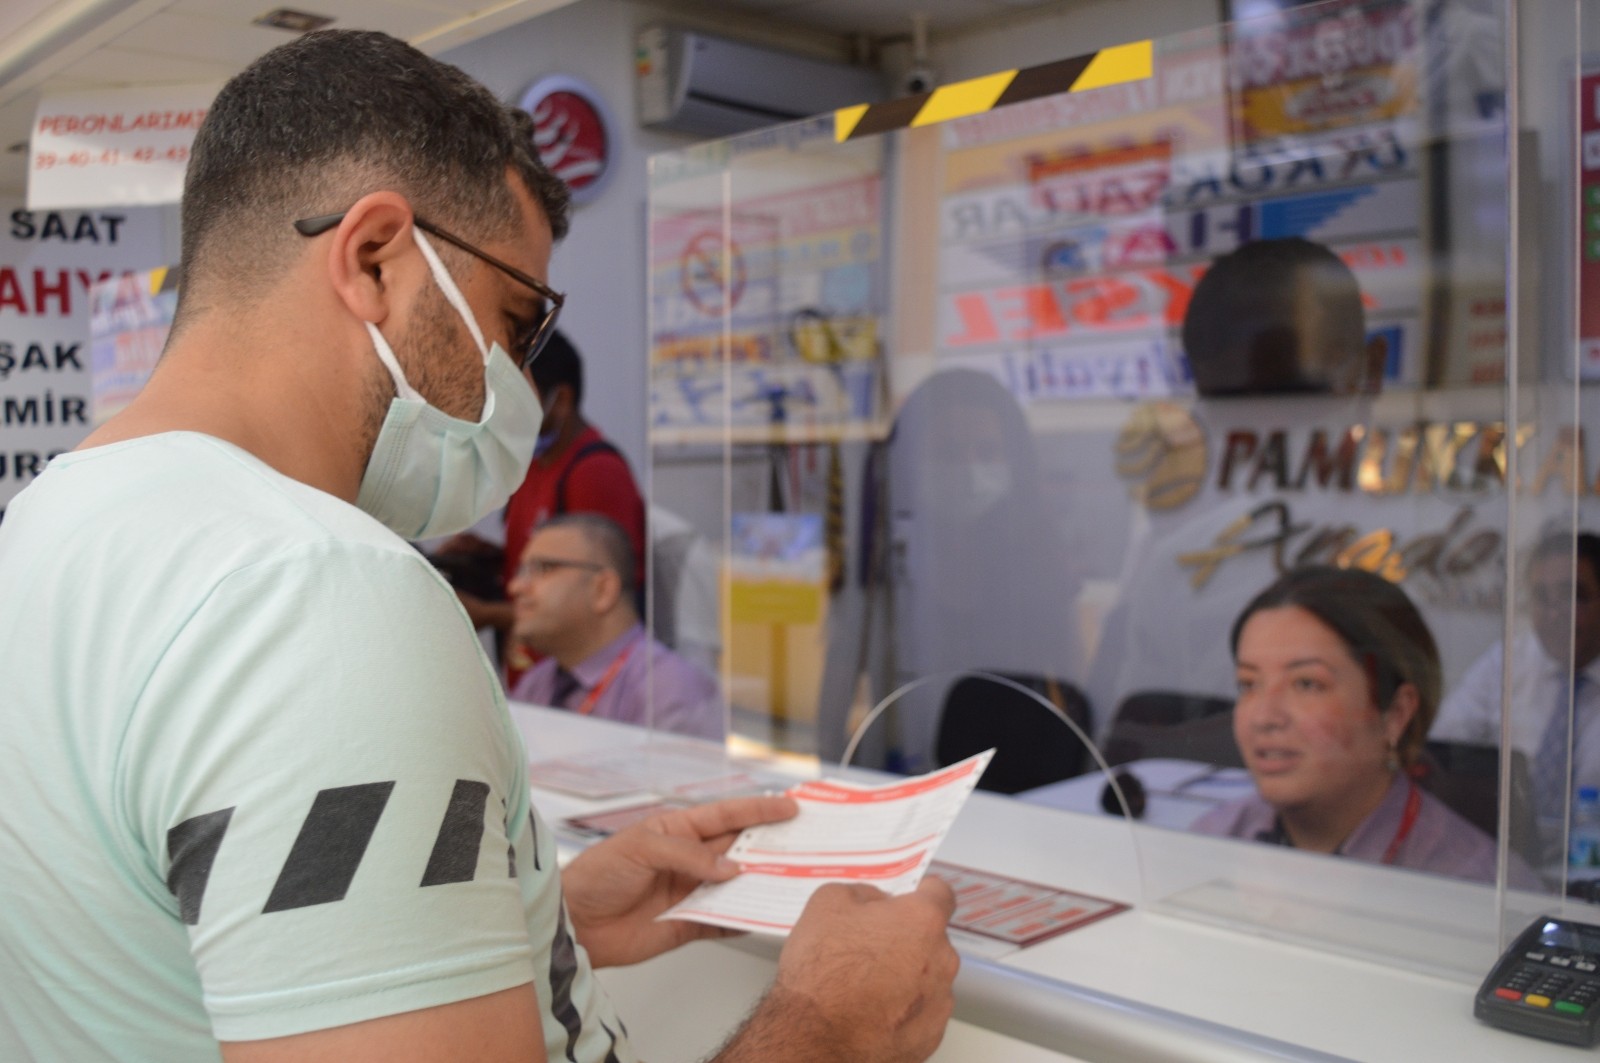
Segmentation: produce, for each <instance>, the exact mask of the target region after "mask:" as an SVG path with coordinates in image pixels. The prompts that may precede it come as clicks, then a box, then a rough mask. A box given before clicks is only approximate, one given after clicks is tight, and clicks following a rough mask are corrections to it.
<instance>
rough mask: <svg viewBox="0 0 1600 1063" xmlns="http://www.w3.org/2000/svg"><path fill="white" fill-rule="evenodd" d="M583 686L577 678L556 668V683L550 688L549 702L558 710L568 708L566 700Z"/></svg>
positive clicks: (560, 668)
mask: <svg viewBox="0 0 1600 1063" xmlns="http://www.w3.org/2000/svg"><path fill="white" fill-rule="evenodd" d="M582 685H583V684H582V683H580V682H578V677H577V676H575V675H573V674H572V673H571V672H569V671H567V670H566V669H565V668H562V667H560V666H557V667H556V681H555V683H554V685H553V686H551V688H550V702H551V704H553V705H554V706H555V707H556V708H558V709H565V708H570V706H569V705H568V704H567V699H568V698H570V697H572V695H573V694H574V693H575V692H576V691H577V689H578V688H579V687H581V686H582Z"/></svg>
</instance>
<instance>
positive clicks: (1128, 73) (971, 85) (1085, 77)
mask: <svg viewBox="0 0 1600 1063" xmlns="http://www.w3.org/2000/svg"><path fill="white" fill-rule="evenodd" d="M1154 64H1155V46H1154V43H1153V42H1151V41H1134V42H1133V43H1131V44H1119V45H1117V46H1116V47H1114V48H1102V49H1100V50H1099V51H1098V52H1090V53H1089V54H1088V55H1080V56H1075V57H1074V58H1071V59H1059V60H1057V61H1056V62H1054V63H1044V64H1041V65H1040V66H1030V67H1025V68H1023V69H1021V70H1006V71H1003V72H1001V73H999V74H988V75H986V76H984V77H980V78H972V79H971V80H968V81H958V82H956V83H955V84H954V85H942V86H940V87H939V88H936V89H934V90H933V91H932V92H921V93H918V94H917V95H915V96H902V97H901V98H900V99H898V100H889V101H887V102H886V103H863V104H858V105H856V106H854V107H841V108H840V109H839V110H837V111H835V112H834V113H833V139H834V140H836V141H845V140H851V139H854V138H855V137H870V136H873V135H874V134H877V133H888V132H891V131H893V130H896V129H906V128H909V127H913V126H924V125H933V124H934V123H935V122H948V121H949V120H950V119H952V118H965V117H967V116H968V115H974V114H982V113H983V112H984V111H988V110H992V109H994V108H996V107H1004V106H1005V105H1006V104H1008V103H1021V102H1022V101H1023V100H1034V99H1038V98H1039V97H1040V96H1055V95H1058V94H1060V93H1063V92H1083V91H1084V90H1085V89H1101V88H1105V87H1106V86H1107V85H1120V84H1123V83H1124V82H1128V81H1142V80H1143V79H1145V78H1147V77H1150V76H1151V72H1152V70H1153V68H1154Z"/></svg>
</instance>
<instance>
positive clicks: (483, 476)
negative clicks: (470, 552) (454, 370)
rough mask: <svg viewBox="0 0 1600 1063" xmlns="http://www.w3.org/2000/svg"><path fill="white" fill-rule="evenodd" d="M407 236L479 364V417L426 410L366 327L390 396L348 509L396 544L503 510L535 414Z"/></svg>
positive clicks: (522, 469)
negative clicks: (371, 520)
mask: <svg viewBox="0 0 1600 1063" xmlns="http://www.w3.org/2000/svg"><path fill="white" fill-rule="evenodd" d="M414 236H415V237H416V241H417V246H418V247H419V248H421V250H422V256H423V258H425V259H427V262H428V269H429V270H430V271H431V272H432V273H433V279H434V281H435V282H436V283H437V284H438V285H439V288H440V290H442V291H443V292H444V296H445V298H446V299H448V300H449V301H450V305H451V306H453V307H454V308H455V310H456V313H458V314H460V315H461V319H462V320H463V321H465V322H466V325H467V331H468V332H470V333H471V334H472V340H473V342H474V343H476V344H477V347H478V353H479V354H481V355H482V356H483V367H484V396H483V416H482V418H481V419H480V420H479V421H478V422H477V423H473V422H471V421H463V420H461V419H459V418H456V417H451V416H450V415H449V414H447V413H445V412H444V411H442V410H440V409H438V408H437V407H434V406H431V405H429V404H428V402H427V400H425V399H424V398H423V397H422V396H421V395H419V394H418V393H417V391H416V389H415V388H413V387H412V386H411V385H410V384H409V383H407V382H406V378H405V374H404V373H402V372H401V371H400V363H399V362H398V361H397V360H396V359H395V356H394V351H393V350H392V349H391V348H390V347H389V342H388V341H387V340H385V339H384V338H383V334H382V333H381V332H379V331H378V329H377V326H375V325H373V324H372V323H371V322H370V321H369V322H367V333H368V335H370V336H371V337H372V345H373V347H375V348H376V349H377V352H378V358H379V360H380V361H382V362H383V364H384V368H386V369H388V370H389V375H390V376H391V377H393V378H394V390H395V397H394V399H393V400H392V401H391V402H390V403H389V414H388V416H387V417H385V418H384V421H383V427H382V428H381V429H379V431H378V441H377V443H376V444H375V445H374V446H373V448H372V456H371V457H370V458H368V459H367V468H366V471H365V473H363V474H362V477H361V493H360V494H359V495H358V496H357V497H356V505H357V506H359V507H360V508H361V509H362V510H364V511H365V512H367V513H369V514H371V515H372V516H373V517H375V518H377V519H378V520H379V521H381V522H382V523H383V525H384V526H385V527H387V528H388V529H389V530H390V531H392V532H394V533H395V534H396V535H399V536H400V537H401V538H404V539H429V538H432V537H434V536H436V535H450V534H452V533H454V532H458V531H462V530H464V529H466V528H469V527H471V526H472V525H473V524H476V523H477V522H478V521H479V520H481V519H482V518H483V517H485V516H486V515H488V514H489V513H492V512H494V510H496V509H497V508H499V507H500V506H502V505H504V504H505V501H506V499H508V498H510V497H511V492H513V491H515V490H516V489H517V487H518V486H519V485H521V483H522V479H523V477H524V476H526V475H527V473H528V464H529V462H530V461H532V455H533V446H534V440H535V437H536V436H537V435H538V433H539V425H540V423H541V421H542V420H543V414H542V411H541V410H540V408H539V402H538V400H537V399H536V398H535V397H534V394H533V389H532V388H530V387H529V386H528V382H527V380H526V379H524V378H523V376H522V374H521V373H519V372H518V371H517V367H516V366H515V365H513V364H512V363H511V359H510V357H509V356H507V354H506V352H505V350H504V348H502V347H501V346H500V344H498V343H496V344H495V345H494V346H493V347H485V346H484V343H483V332H482V331H481V330H480V329H479V328H478V323H477V322H476V321H475V320H473V317H472V311H471V308H469V307H468V306H467V301H466V299H464V298H463V297H462V295H461V289H459V288H457V287H456V283H455V281H454V280H452V279H451V277H450V274H449V272H448V271H447V270H446V269H445V268H444V263H443V262H440V261H439V256H438V254H437V253H435V252H434V250H433V246H432V245H431V244H430V243H429V242H428V238H427V237H426V236H425V235H424V234H423V233H422V232H420V231H414Z"/></svg>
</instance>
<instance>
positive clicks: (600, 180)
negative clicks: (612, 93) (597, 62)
mask: <svg viewBox="0 0 1600 1063" xmlns="http://www.w3.org/2000/svg"><path fill="white" fill-rule="evenodd" d="M522 109H523V110H525V111H527V112H528V114H530V115H532V116H533V127H534V143H535V144H536V145H537V146H538V148H539V158H540V159H542V160H543V161H544V164H545V165H546V166H548V167H549V168H550V170H551V172H553V173H554V174H555V175H556V176H557V177H559V178H561V179H562V180H563V181H565V182H566V183H567V187H569V188H571V189H572V198H573V201H574V202H577V203H587V202H589V201H591V200H593V199H594V198H595V197H596V196H597V195H599V194H600V190H601V187H602V186H603V185H604V183H605V179H606V177H607V176H609V171H610V168H611V167H610V164H611V122H610V119H609V116H608V115H607V113H606V110H605V105H604V104H602V103H601V102H600V97H599V95H598V94H597V93H596V92H595V91H594V90H593V89H592V88H590V87H589V86H588V85H585V84H584V83H583V82H581V81H579V80H577V79H576V78H571V77H567V76H565V75H556V76H554V77H547V78H544V79H543V80H541V81H539V82H536V83H535V84H534V86H533V87H532V88H530V89H529V90H528V91H527V92H526V93H525V94H523V97H522Z"/></svg>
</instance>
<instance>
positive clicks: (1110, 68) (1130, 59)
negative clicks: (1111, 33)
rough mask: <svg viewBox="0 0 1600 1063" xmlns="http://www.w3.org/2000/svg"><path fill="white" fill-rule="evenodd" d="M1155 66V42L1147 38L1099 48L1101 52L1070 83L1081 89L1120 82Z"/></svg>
mask: <svg viewBox="0 0 1600 1063" xmlns="http://www.w3.org/2000/svg"><path fill="white" fill-rule="evenodd" d="M1154 70H1155V45H1154V44H1153V43H1152V42H1150V41H1134V42H1133V43H1132V44H1119V45H1117V46H1116V47H1115V48H1102V49H1101V50H1100V54H1099V55H1097V56H1095V57H1094V59H1093V60H1091V61H1090V63H1089V65H1088V66H1087V67H1085V68H1084V71H1083V73H1081V74H1079V75H1078V80H1077V81H1075V82H1073V83H1072V91H1073V92H1082V91H1083V90H1084V89H1098V88H1104V87H1105V86H1107V85H1119V84H1121V83H1122V82H1124V81H1138V80H1140V79H1141V78H1147V77H1149V76H1150V75H1151V74H1152V73H1153V72H1154Z"/></svg>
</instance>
